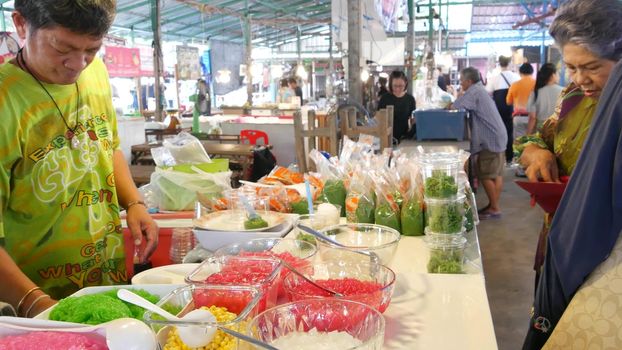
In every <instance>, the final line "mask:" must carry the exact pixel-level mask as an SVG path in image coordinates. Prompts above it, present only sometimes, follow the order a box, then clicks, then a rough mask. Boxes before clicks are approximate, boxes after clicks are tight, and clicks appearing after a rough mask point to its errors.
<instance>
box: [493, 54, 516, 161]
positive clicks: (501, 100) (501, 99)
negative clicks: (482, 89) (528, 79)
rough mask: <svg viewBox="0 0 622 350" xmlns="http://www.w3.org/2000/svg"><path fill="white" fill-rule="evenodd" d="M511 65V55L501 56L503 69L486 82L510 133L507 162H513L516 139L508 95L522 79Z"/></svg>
mask: <svg viewBox="0 0 622 350" xmlns="http://www.w3.org/2000/svg"><path fill="white" fill-rule="evenodd" d="M509 66H510V57H505V56H499V68H500V69H501V71H500V72H499V74H496V75H493V76H492V77H490V79H488V84H486V91H488V93H489V94H492V99H493V100H494V101H495V105H496V106H497V110H498V111H499V114H500V115H501V119H502V120H503V125H505V130H506V131H507V134H508V140H507V145H506V149H505V161H506V162H507V163H511V162H512V158H513V157H514V152H513V150H512V143H513V141H514V137H513V135H514V125H513V122H512V112H513V109H512V105H508V104H507V102H506V96H507V95H508V90H509V89H510V85H512V83H514V82H515V81H517V80H519V79H520V77H519V76H518V75H516V73H514V72H512V71H510V69H509Z"/></svg>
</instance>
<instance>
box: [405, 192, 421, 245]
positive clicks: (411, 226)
mask: <svg viewBox="0 0 622 350" xmlns="http://www.w3.org/2000/svg"><path fill="white" fill-rule="evenodd" d="M401 223H402V231H401V233H402V234H403V235H405V236H422V235H423V227H424V218H423V201H422V200H421V199H420V198H416V197H413V198H411V199H409V200H407V201H406V202H404V204H403V205H402V210H401Z"/></svg>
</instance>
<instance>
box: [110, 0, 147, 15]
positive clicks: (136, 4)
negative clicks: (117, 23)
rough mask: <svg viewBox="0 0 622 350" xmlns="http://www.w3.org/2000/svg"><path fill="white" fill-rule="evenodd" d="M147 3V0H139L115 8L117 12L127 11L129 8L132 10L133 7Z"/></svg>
mask: <svg viewBox="0 0 622 350" xmlns="http://www.w3.org/2000/svg"><path fill="white" fill-rule="evenodd" d="M148 4H149V0H147V1H139V2H135V3H133V4H132V5H128V6H123V7H119V8H117V13H119V12H127V11H130V10H133V9H135V8H138V7H141V6H145V5H148Z"/></svg>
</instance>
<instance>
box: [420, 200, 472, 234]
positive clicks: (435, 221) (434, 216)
mask: <svg viewBox="0 0 622 350" xmlns="http://www.w3.org/2000/svg"><path fill="white" fill-rule="evenodd" d="M465 198H466V197H465V196H464V194H460V195H457V196H455V197H453V198H449V199H435V198H428V197H426V198H425V226H426V229H428V230H429V231H431V232H434V233H459V232H461V231H462V226H463V225H464V203H465Z"/></svg>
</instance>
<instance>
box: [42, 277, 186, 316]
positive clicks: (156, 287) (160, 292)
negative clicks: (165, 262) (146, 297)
mask: <svg viewBox="0 0 622 350" xmlns="http://www.w3.org/2000/svg"><path fill="white" fill-rule="evenodd" d="M182 286H183V285H182V284H132V285H116V286H98V287H85V288H82V289H80V290H79V291H77V292H75V293H73V294H71V295H70V296H71V297H79V296H82V295H87V294H97V293H101V292H105V291H108V290H111V289H120V288H123V289H143V290H145V291H147V292H149V293H151V294H154V295H157V296H159V297H160V298H163V297H165V296H166V295H168V294H169V293H170V292H172V291H173V290H175V289H177V288H179V287H182ZM52 309H54V306H52V307H50V308H49V309H47V310H45V311H43V312H42V313H40V314H38V315H37V316H35V317H33V318H35V319H39V320H48V319H49V318H50V312H52Z"/></svg>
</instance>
